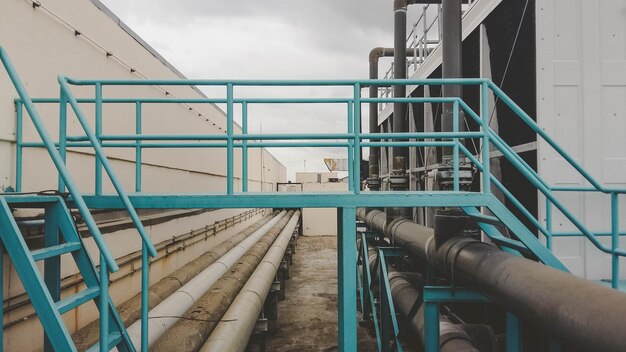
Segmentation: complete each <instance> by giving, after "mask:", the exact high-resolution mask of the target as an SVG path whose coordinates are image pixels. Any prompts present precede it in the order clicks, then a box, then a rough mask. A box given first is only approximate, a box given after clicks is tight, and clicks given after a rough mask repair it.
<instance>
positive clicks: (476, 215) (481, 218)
mask: <svg viewBox="0 0 626 352" xmlns="http://www.w3.org/2000/svg"><path fill="white" fill-rule="evenodd" d="M467 215H469V217H471V218H472V219H474V220H476V221H478V222H484V223H487V224H491V225H501V224H502V222H501V221H500V219H498V218H496V217H495V216H491V215H485V214H483V213H480V212H478V210H476V212H471V213H467Z"/></svg>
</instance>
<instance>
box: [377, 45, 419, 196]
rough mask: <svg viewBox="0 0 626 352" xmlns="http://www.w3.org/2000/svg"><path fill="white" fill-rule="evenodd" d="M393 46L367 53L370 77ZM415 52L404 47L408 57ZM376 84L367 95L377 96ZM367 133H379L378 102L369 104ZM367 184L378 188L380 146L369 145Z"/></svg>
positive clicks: (392, 54)
mask: <svg viewBox="0 0 626 352" xmlns="http://www.w3.org/2000/svg"><path fill="white" fill-rule="evenodd" d="M394 52H395V50H394V49H393V48H382V47H376V48H374V49H372V50H371V51H370V54H369V66H370V67H369V69H370V75H369V78H370V79H378V63H379V60H380V58H381V57H392V56H394ZM414 54H415V51H414V49H410V48H406V50H405V56H406V57H410V56H413V55H414ZM378 88H379V87H378V86H376V85H371V86H370V87H369V96H370V97H371V98H378ZM369 127H370V128H369V133H380V130H379V128H378V103H375V102H373V103H370V106H369ZM367 181H368V186H369V188H370V190H373V191H379V190H380V147H370V153H369V178H368V180H367Z"/></svg>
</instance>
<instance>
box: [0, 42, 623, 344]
mask: <svg viewBox="0 0 626 352" xmlns="http://www.w3.org/2000/svg"><path fill="white" fill-rule="evenodd" d="M0 60H1V61H2V63H3V64H4V67H5V69H6V71H7V72H8V74H9V77H10V78H11V81H12V82H13V85H14V86H15V88H16V91H17V93H18V95H19V99H17V100H16V107H17V119H18V123H17V126H18V131H17V142H16V148H17V157H16V185H21V170H22V158H23V155H22V150H23V149H24V148H45V149H46V150H47V151H48V154H49V155H50V157H51V159H52V161H53V163H54V165H55V167H56V169H57V171H58V174H59V191H60V192H65V190H66V189H67V191H68V192H69V197H68V199H67V202H68V204H70V206H71V207H72V208H76V209H78V211H79V212H80V214H81V216H82V217H83V219H84V221H85V224H86V226H87V228H88V229H89V232H90V234H91V236H92V237H93V239H94V242H95V244H96V246H97V248H98V250H99V254H100V268H99V271H97V270H96V269H95V267H94V265H93V263H92V261H91V260H90V259H89V256H88V255H87V253H86V251H85V248H84V246H83V244H82V240H81V238H80V236H79V235H78V233H77V232H76V229H75V226H74V223H73V220H72V218H71V216H70V213H69V210H68V206H66V204H65V203H64V201H63V199H62V198H60V197H58V196H42V195H36V194H35V195H24V194H21V195H20V194H13V195H11V194H8V193H5V194H0V205H1V206H2V209H0V216H1V219H0V220H1V223H0V231H1V232H2V233H1V234H0V238H1V239H2V242H3V244H4V246H5V247H6V251H7V252H8V253H9V255H10V256H11V260H12V261H13V263H14V264H15V266H16V269H17V270H18V273H19V276H20V278H21V279H22V281H23V282H24V286H25V288H26V291H27V293H28V294H29V296H30V297H31V300H32V302H33V305H34V306H35V308H36V310H37V314H38V315H39V318H40V320H41V322H42V324H43V326H44V327H45V329H46V333H47V336H48V337H49V339H48V340H49V342H48V345H49V346H50V347H49V348H54V349H55V350H59V351H67V350H73V343H72V341H71V338H70V336H69V333H68V331H67V328H66V327H65V326H64V325H63V321H62V319H61V315H62V314H63V312H66V311H68V310H71V309H73V308H74V307H77V306H79V305H81V304H83V303H86V302H88V301H92V300H93V301H95V302H96V303H97V304H98V307H99V308H100V311H101V312H106V313H105V314H101V316H100V320H101V325H100V326H101V327H102V330H101V341H107V343H105V344H103V345H97V346H94V347H93V348H94V349H98V350H100V351H108V350H109V349H110V348H112V347H114V346H116V347H118V348H120V349H122V350H129V351H132V350H134V349H135V348H136V347H138V346H135V347H134V346H132V345H131V344H129V342H128V338H127V336H126V334H125V329H124V326H123V325H122V324H121V322H120V320H119V317H118V316H117V313H116V311H115V308H114V306H113V304H112V303H111V300H110V298H109V296H108V274H109V273H110V272H114V271H116V270H118V266H117V264H116V262H115V259H114V257H113V256H112V254H111V253H110V251H109V248H108V246H107V244H106V242H105V241H104V239H103V237H102V234H101V233H100V231H99V229H98V227H97V225H96V223H95V221H94V219H93V217H92V215H91V212H90V209H91V208H99V209H121V208H125V209H126V210H127V211H128V214H129V216H130V218H131V219H132V220H133V223H134V225H135V227H136V228H137V231H138V233H139V235H140V236H141V239H142V244H143V252H142V254H143V255H142V270H141V275H142V294H143V296H142V297H144V299H143V300H142V306H143V311H142V322H147V312H148V310H147V306H148V305H147V299H148V298H147V292H148V281H149V280H148V268H149V256H155V255H156V250H155V248H154V246H153V244H152V242H151V240H150V237H149V235H148V234H147V232H146V231H145V229H144V228H143V225H142V223H141V221H140V219H139V217H138V215H137V212H136V211H135V208H136V207H137V208H152V209H164V208H168V209H176V208H179V209H183V208H250V207H263V208H267V207H274V208H284V207H287V208H296V207H297V208H300V207H304V208H306V207H318V208H337V209H338V211H339V214H340V216H339V220H340V221H339V223H340V225H339V226H340V233H343V234H344V235H343V236H340V237H341V240H340V241H341V242H340V246H339V262H340V265H339V267H340V273H339V281H340V296H339V304H340V307H341V308H340V341H339V345H340V349H341V350H353V349H354V348H355V346H356V297H354V292H356V275H354V273H355V272H356V256H355V255H354V253H356V251H357V250H356V244H355V241H354V236H353V235H354V233H355V232H356V228H355V219H356V215H355V214H356V208H357V207H372V208H375V207H460V208H461V209H463V210H464V212H465V213H466V214H468V215H469V216H470V217H472V218H473V219H474V220H476V222H477V223H478V225H479V226H480V228H481V230H482V231H483V232H484V233H485V234H486V235H487V236H489V237H490V238H491V240H492V241H493V242H495V243H496V244H498V245H499V246H500V247H501V248H502V249H503V250H506V251H509V252H512V253H515V254H518V255H524V256H527V257H531V258H534V259H536V260H538V261H540V262H542V263H544V264H546V265H549V266H552V267H554V268H557V269H559V270H562V271H567V268H566V267H565V266H564V265H563V264H562V263H561V262H560V261H559V260H558V259H557V258H556V257H555V256H554V254H553V253H552V252H551V238H552V236H557V234H556V233H554V232H553V231H552V229H551V226H550V221H551V220H550V213H548V219H546V223H545V224H542V223H541V222H540V221H539V220H538V219H537V218H536V217H535V215H534V214H532V213H531V212H529V211H528V210H527V209H526V208H525V207H524V205H523V204H522V203H521V202H520V201H519V200H518V199H516V198H515V197H514V196H513V194H512V193H511V192H509V191H508V190H507V189H506V188H505V187H504V186H503V185H502V183H501V182H499V181H498V180H497V179H496V178H495V176H494V175H493V174H492V173H491V172H490V165H489V163H490V161H489V160H490V155H489V153H490V150H491V148H490V146H492V145H493V146H495V148H496V149H497V150H499V151H500V152H501V153H502V155H503V156H504V157H505V158H506V159H507V160H508V161H510V162H511V164H512V165H513V166H514V167H515V168H517V169H518V170H519V171H520V172H521V173H522V174H523V175H524V176H525V177H526V178H527V179H528V180H529V181H530V182H531V183H532V184H533V185H534V186H535V187H536V188H537V190H538V191H539V192H541V193H542V194H543V195H544V196H545V197H546V201H547V205H549V208H550V209H551V207H552V206H553V207H555V208H557V209H558V210H559V211H560V212H561V213H562V214H563V215H564V216H565V217H566V218H567V219H569V220H570V221H571V222H572V223H573V224H574V226H575V227H576V228H577V229H578V230H579V231H580V232H579V233H577V234H575V235H577V236H585V237H586V238H588V239H589V240H590V241H591V242H592V243H593V244H594V245H595V246H596V247H597V248H598V249H599V250H601V251H603V252H605V253H608V254H610V255H611V256H612V260H613V261H612V263H613V277H612V279H613V285H614V287H617V282H618V279H619V257H624V256H626V251H624V250H623V249H620V248H619V241H618V239H619V236H620V235H621V233H620V231H619V226H618V225H619V221H618V220H619V219H618V217H619V211H618V206H617V204H618V202H617V200H618V197H619V195H620V194H623V193H626V190H623V189H607V188H605V187H604V186H602V185H600V184H599V183H598V182H597V181H595V180H594V179H593V178H592V177H591V176H590V175H589V174H588V173H587V172H586V171H585V170H584V169H583V168H582V167H581V166H580V165H578V164H577V163H576V161H574V160H573V159H572V158H571V157H570V156H569V155H568V154H567V153H565V151H564V150H563V149H562V148H561V147H559V146H558V144H556V142H554V141H553V140H552V139H551V138H550V137H549V136H547V135H546V134H545V132H544V131H543V130H542V129H541V128H540V127H539V126H538V125H537V124H536V123H535V122H534V120H533V119H532V118H531V117H530V116H528V115H527V114H526V113H525V112H524V111H523V110H522V109H521V108H520V107H519V106H517V105H516V104H515V103H514V102H513V101H512V100H511V99H510V98H509V97H508V96H506V94H504V92H502V91H501V90H500V88H498V87H497V86H496V85H495V84H493V83H492V82H490V81H488V80H485V79H456V80H445V79H434V80H361V81H351V80H342V81H218V80H74V79H70V78H67V77H64V76H60V77H59V85H60V87H61V95H60V97H59V98H58V99H51V98H41V99H31V97H30V96H29V95H28V93H27V92H26V89H25V87H24V85H23V84H22V83H21V81H20V79H19V77H18V75H17V73H16V71H15V69H14V68H13V66H12V65H11V63H10V61H9V59H8V56H7V55H6V53H5V52H4V51H3V50H2V48H0ZM449 84H461V85H473V86H477V87H478V88H479V89H480V96H481V109H480V112H479V113H476V112H474V111H473V110H472V109H471V108H470V107H469V106H468V105H467V103H465V102H464V101H463V100H462V99H460V98H438V97H407V98H373V97H369V98H366V97H362V96H361V89H362V88H363V87H364V86H367V85H374V86H379V87H382V86H389V85H449ZM71 86H81V87H95V97H94V98H81V99H77V98H75V97H74V95H73V93H72V90H71ZM104 86H109V87H116V86H163V87H167V86H213V87H222V88H225V92H226V94H225V96H223V97H217V98H197V97H195V98H176V97H173V96H168V97H165V98H146V97H129V98H105V97H103V96H102V94H103V93H102V92H103V87H104ZM242 86H246V87H268V86H283V87H296V86H318V87H321V86H335V87H336V86H339V87H351V88H352V89H353V93H352V94H350V95H349V96H347V97H342V98H284V97H278V98H241V97H238V96H237V95H236V94H235V88H238V87H242ZM488 94H494V95H495V96H496V97H497V98H498V99H499V101H500V102H502V103H503V104H505V105H507V106H508V107H509V108H510V109H511V110H512V111H513V112H514V113H515V114H516V115H517V116H518V117H519V118H520V119H521V120H522V121H523V122H525V123H526V125H527V126H528V127H529V128H531V129H532V130H533V131H535V133H536V134H537V136H538V137H537V138H538V139H539V138H541V139H543V140H545V141H546V142H547V144H548V145H550V146H551V147H552V148H554V149H555V150H556V151H557V152H558V153H559V154H560V155H561V156H562V157H563V159H564V160H566V161H567V162H569V164H570V165H572V166H573V168H574V169H576V170H577V171H578V172H579V173H580V174H581V175H582V176H583V177H584V178H585V179H586V180H587V181H588V182H589V184H590V185H591V186H590V187H579V188H573V187H570V188H567V189H565V188H557V187H552V186H550V185H548V184H547V183H546V182H545V181H543V180H542V179H541V178H540V177H539V175H538V174H537V172H536V171H534V170H533V169H532V168H531V167H530V166H529V165H528V164H527V163H526V162H524V160H522V158H521V157H520V156H519V155H517V154H516V153H515V152H514V151H513V150H512V149H511V148H510V147H509V146H508V145H507V144H506V143H505V141H503V140H502V139H501V138H500V137H499V136H498V135H497V134H496V133H495V132H494V131H493V130H492V129H491V128H490V127H489V122H488V120H489V111H490V110H489V107H488ZM242 95H243V94H242ZM393 102H403V103H411V104H424V103H449V104H453V106H454V118H455V124H454V126H453V128H454V130H453V131H451V132H411V133H376V134H370V133H362V132H360V123H361V121H360V119H359V118H358V117H359V116H360V115H361V105H362V104H367V103H393ZM38 103H54V104H59V107H60V109H59V126H60V128H61V133H60V134H59V140H58V141H54V140H53V139H52V138H51V137H50V135H49V133H48V132H47V130H46V127H45V126H44V124H43V122H42V120H41V118H40V117H39V114H38V112H37V109H36V108H35V104H38ZM79 103H80V104H89V103H92V104H94V106H95V111H96V114H95V121H96V126H99V125H100V126H101V123H102V106H103V105H104V104H109V103H112V104H132V105H133V106H135V114H136V116H134V118H135V119H136V125H137V129H136V131H135V133H134V134H118V135H115V134H104V133H102V131H101V129H98V128H96V132H95V133H94V131H93V130H92V129H91V127H90V126H89V123H88V119H87V117H86V116H85V114H84V113H83V111H82V110H81V107H80V106H79ZM190 103H192V104H196V103H197V104H200V103H217V104H225V105H226V123H227V124H226V133H225V134H201V133H200V134H188V135H180V134H144V133H142V131H141V121H142V118H143V116H142V104H190ZM249 104H342V105H344V106H345V107H347V108H346V111H347V131H346V132H345V133H309V134H249V133H248V132H247V129H246V128H247V127H246V126H247V120H248V110H247V109H248V105H249ZM236 106H237V107H238V106H240V107H241V109H242V113H241V116H242V126H243V127H242V130H241V133H237V131H236V129H235V124H234V109H235V107H236ZM68 107H69V108H70V109H72V110H73V112H74V115H75V116H76V118H77V119H78V122H79V123H80V126H81V127H82V131H83V132H84V134H83V135H78V136H76V135H74V136H68V135H67V118H68V116H67V115H68ZM24 108H25V109H26V111H27V112H28V115H29V116H30V118H31V120H32V122H33V125H34V127H35V128H36V130H37V132H38V134H39V137H40V138H41V142H23V141H22V131H21V129H20V126H21V123H22V109H24ZM461 111H463V112H464V113H465V115H466V116H468V117H469V118H471V119H473V120H474V121H475V122H476V123H477V125H478V130H477V131H466V132H462V131H459V129H458V127H459V115H460V112H461ZM190 133H194V131H191V132H190ZM464 139H479V140H480V141H481V142H482V149H481V153H479V154H480V155H473V154H472V153H471V152H470V151H469V150H468V148H467V147H465V145H464V143H463V140H464ZM391 146H396V147H417V148H423V147H448V148H453V150H454V154H453V174H454V182H453V185H454V190H453V191H435V192H423V191H419V192H393V191H391V192H362V190H361V187H360V181H361V180H360V161H361V155H360V149H361V148H362V147H391ZM266 147H289V148H300V147H317V148H327V147H341V148H346V149H347V151H348V160H349V162H348V164H349V177H348V185H349V186H348V189H349V191H348V192H336V193H323V194H320V193H249V192H247V189H248V188H247V183H248V151H249V149H250V148H266ZM67 148H90V149H93V151H94V154H95V158H96V159H97V160H98V163H97V164H96V165H97V166H96V170H95V175H96V187H95V192H94V194H88V195H87V194H82V193H81V192H80V191H79V190H78V188H77V187H76V185H75V183H74V181H73V180H72V177H71V175H70V173H69V170H68V168H67V167H66V165H65V157H66V149H67ZM104 148H132V149H134V150H135V151H136V154H135V155H136V158H135V160H134V164H135V191H136V193H132V194H127V193H126V192H125V190H124V188H123V187H122V185H121V183H120V181H119V180H118V179H117V177H116V175H115V172H114V170H113V168H112V166H111V164H110V163H109V160H108V159H107V157H106V154H105V152H104ZM149 148H219V149H222V150H224V149H225V150H226V190H225V192H221V193H213V194H186V193H170V194H149V193H145V192H142V189H141V180H142V174H141V170H142V162H141V157H142V151H143V150H144V149H149ZM237 148H239V149H240V150H241V155H242V156H241V162H242V165H241V178H240V180H241V188H240V189H241V190H243V192H236V191H235V189H236V187H235V186H236V185H235V182H236V181H235V180H236V178H237V177H236V176H238V175H235V153H234V151H235V150H236V149H237ZM462 156H464V157H466V158H467V159H469V160H470V162H471V163H472V164H473V165H474V166H475V167H476V169H477V170H478V171H479V172H480V177H481V185H482V187H481V190H480V191H476V192H468V191H461V190H460V186H459V184H460V182H459V162H460V161H459V160H460V158H461V157H462ZM130 162H132V160H131V161H130ZM102 169H104V170H105V171H106V173H107V175H108V176H109V179H110V180H111V183H112V184H113V186H114V188H115V190H116V193H115V194H103V193H102V183H101V182H102V177H101V176H102V175H101V172H102ZM492 187H495V188H497V189H498V190H500V191H501V192H502V194H503V195H504V197H505V198H506V200H507V204H512V205H513V206H514V207H515V208H516V209H517V210H518V211H519V213H520V214H522V216H523V217H524V218H525V219H526V220H527V221H528V223H530V224H532V226H533V228H528V227H526V226H525V225H524V224H523V223H522V221H521V220H520V219H519V218H517V216H516V215H514V214H513V212H511V210H509V209H508V208H507V207H506V206H504V204H502V202H500V201H499V200H498V199H497V198H496V197H495V196H494V195H493V194H492V193H491V190H492ZM17 188H18V189H17V190H18V191H20V190H21V187H20V186H18V187H17ZM563 191H568V192H572V191H576V192H578V191H580V192H592V191H593V192H603V193H606V194H610V196H611V217H612V218H611V232H610V234H609V235H610V236H611V238H612V240H613V241H612V243H611V246H610V247H607V246H605V245H604V244H602V243H601V242H600V241H599V240H598V238H597V233H594V232H593V231H590V230H588V229H587V228H586V227H585V226H584V225H583V224H582V222H581V221H580V220H578V219H577V218H576V217H575V216H574V215H573V214H572V213H571V212H569V211H568V210H567V208H566V207H565V206H564V204H562V203H561V202H560V201H559V200H558V199H557V197H556V196H555V192H563ZM20 207H39V208H43V209H45V211H46V247H45V248H43V249H41V250H36V251H34V252H31V251H30V250H29V249H28V248H27V247H26V244H25V242H24V239H23V237H22V235H21V234H20V232H19V228H18V227H17V225H16V222H15V219H14V218H13V215H12V210H11V209H12V208H20ZM505 228H506V229H508V230H510V231H503V230H504V229H505ZM59 231H60V232H61V233H62V235H63V236H62V238H61V237H60V236H59ZM509 232H510V235H509ZM535 233H540V234H542V235H544V236H545V238H546V243H545V244H544V243H543V242H542V241H540V240H539V239H538V238H537V236H536V235H535ZM509 236H510V237H509ZM69 253H71V254H72V256H73V257H74V260H75V261H76V263H77V265H78V266H79V269H80V273H81V275H82V276H83V277H84V279H85V283H86V284H87V289H86V290H85V291H83V292H81V293H79V294H77V295H75V296H72V297H69V298H66V299H63V300H60V289H59V285H60V277H59V274H58V273H59V271H58V270H59V269H58V267H59V263H60V261H59V256H60V255H62V254H69ZM38 260H44V261H45V263H46V271H45V272H44V275H43V278H42V276H41V275H40V274H38V272H37V267H36V266H35V262H36V261H38ZM48 267H50V269H48ZM145 326H146V327H145V328H144V330H143V331H142V343H143V342H146V344H145V345H144V346H142V350H147V324H146V325H145Z"/></svg>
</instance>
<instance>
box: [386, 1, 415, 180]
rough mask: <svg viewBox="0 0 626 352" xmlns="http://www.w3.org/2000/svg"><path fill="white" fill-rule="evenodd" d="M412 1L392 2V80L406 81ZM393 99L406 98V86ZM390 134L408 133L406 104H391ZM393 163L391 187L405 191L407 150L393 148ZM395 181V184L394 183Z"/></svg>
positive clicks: (400, 87) (399, 89)
mask: <svg viewBox="0 0 626 352" xmlns="http://www.w3.org/2000/svg"><path fill="white" fill-rule="evenodd" d="M413 3H415V1H414V0H394V3H393V14H394V22H393V23H394V24H393V26H394V27H393V49H394V54H393V78H394V79H406V78H407V77H406V55H405V52H406V12H407V7H408V5H409V4H413ZM393 97H394V98H406V85H396V86H394V88H393ZM391 127H392V132H394V133H401V132H408V131H409V118H408V106H407V104H406V103H400V102H394V103H393V119H392V126H391ZM392 155H393V162H392V170H391V173H392V174H394V175H393V176H395V178H394V179H393V180H392V179H391V178H390V181H391V186H392V187H393V188H394V189H397V190H407V189H408V180H407V179H406V170H407V168H408V163H409V148H407V147H393V148H392ZM394 181H396V182H394Z"/></svg>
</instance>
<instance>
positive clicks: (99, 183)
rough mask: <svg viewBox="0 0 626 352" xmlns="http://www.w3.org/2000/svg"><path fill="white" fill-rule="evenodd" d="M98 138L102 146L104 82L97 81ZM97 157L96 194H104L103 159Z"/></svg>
mask: <svg viewBox="0 0 626 352" xmlns="http://www.w3.org/2000/svg"><path fill="white" fill-rule="evenodd" d="M95 107H96V139H97V141H98V144H100V146H102V84H101V83H100V82H98V83H96V103H95ZM95 159H96V195H101V194H102V161H100V158H98V156H97V155H95Z"/></svg>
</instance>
